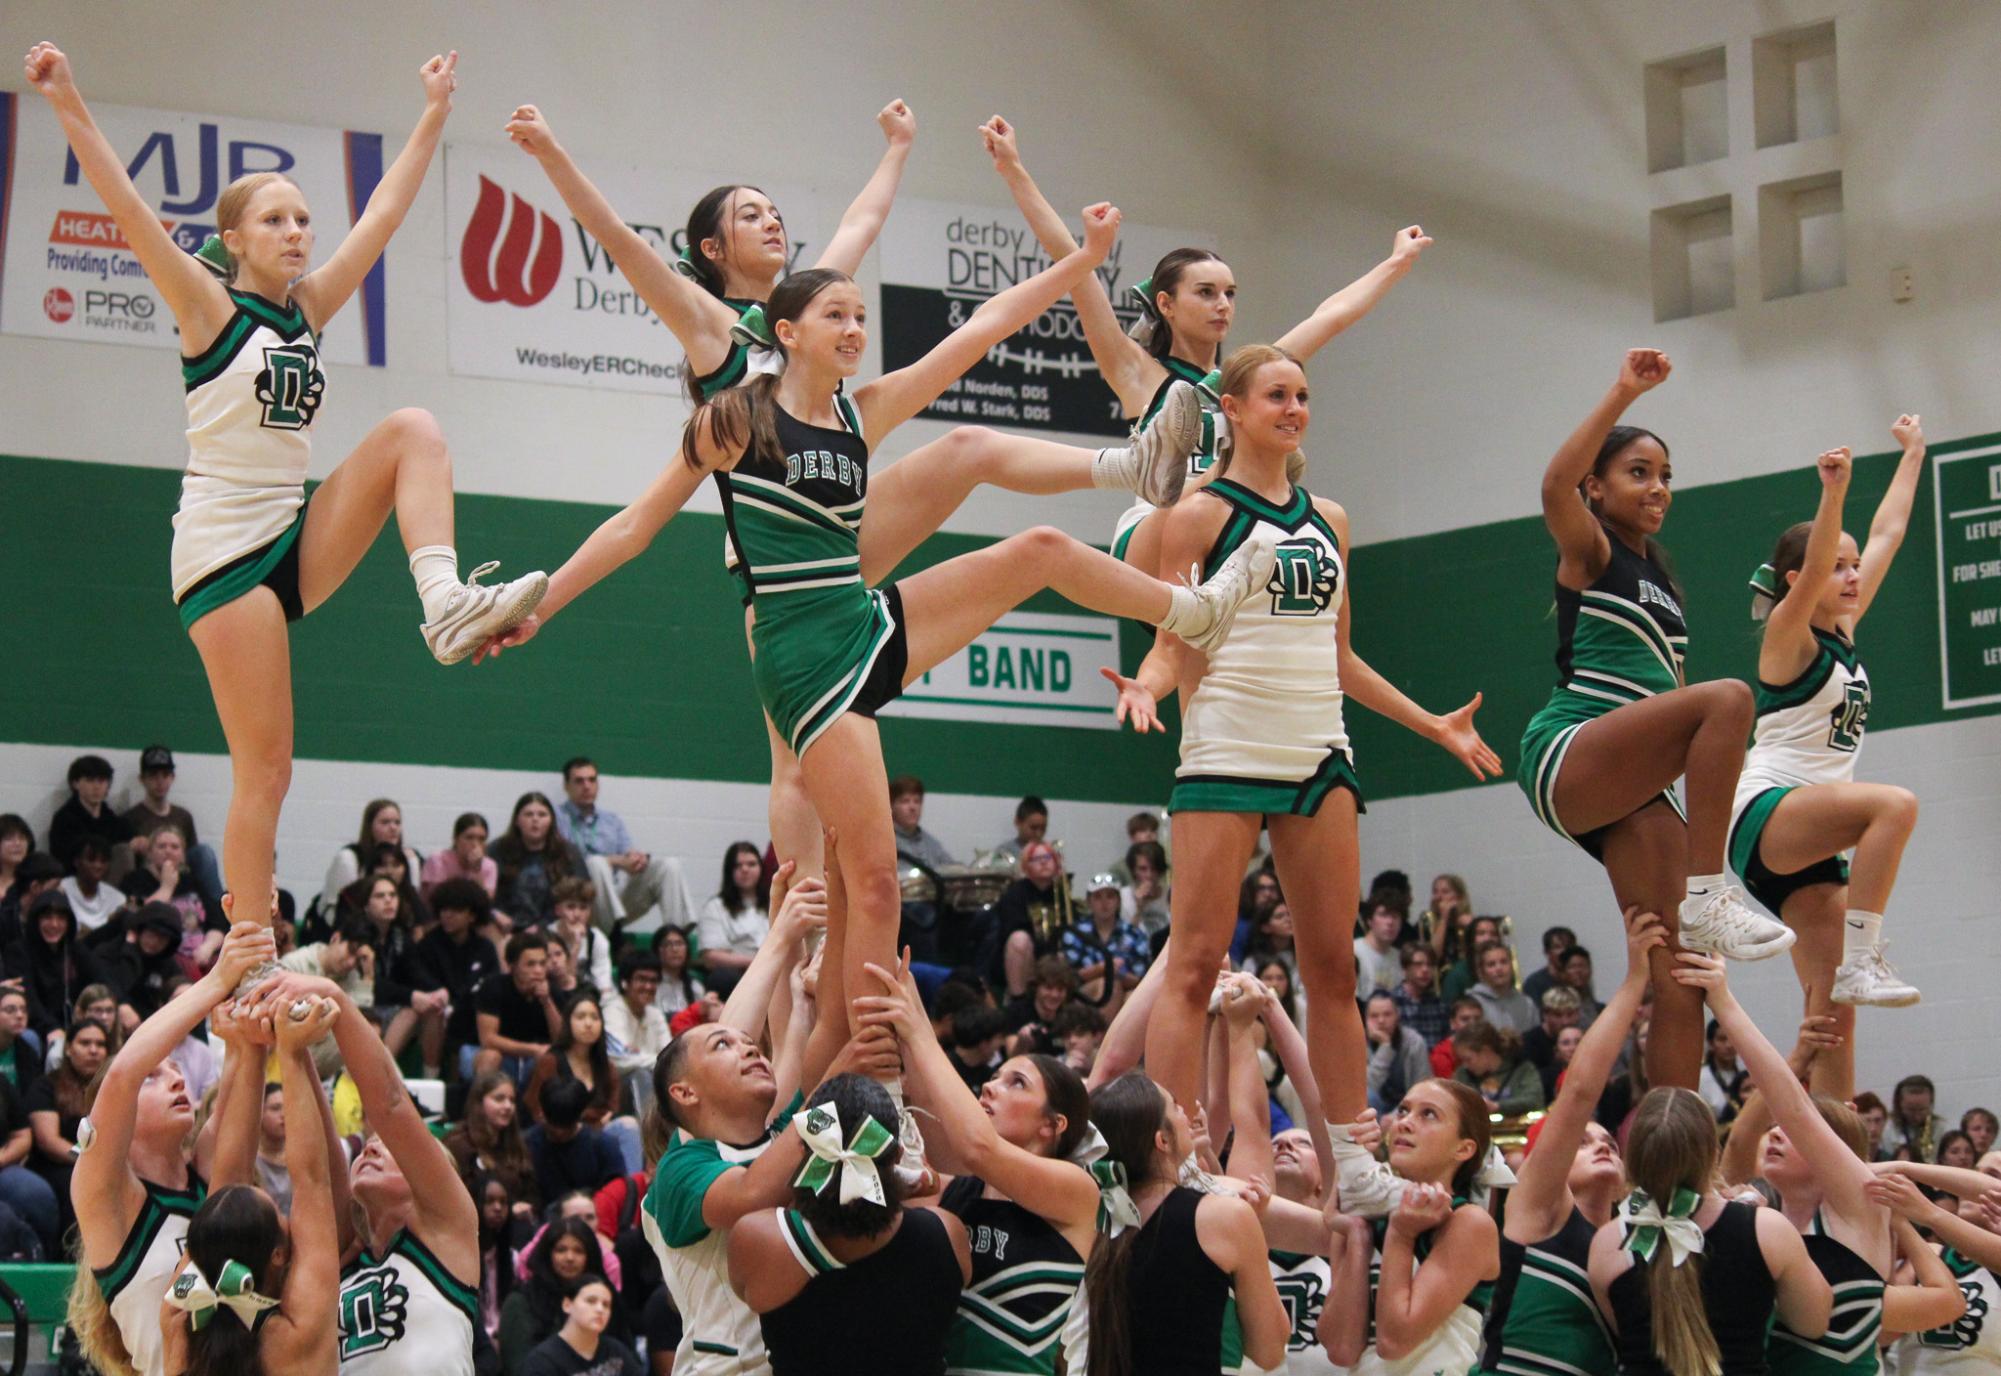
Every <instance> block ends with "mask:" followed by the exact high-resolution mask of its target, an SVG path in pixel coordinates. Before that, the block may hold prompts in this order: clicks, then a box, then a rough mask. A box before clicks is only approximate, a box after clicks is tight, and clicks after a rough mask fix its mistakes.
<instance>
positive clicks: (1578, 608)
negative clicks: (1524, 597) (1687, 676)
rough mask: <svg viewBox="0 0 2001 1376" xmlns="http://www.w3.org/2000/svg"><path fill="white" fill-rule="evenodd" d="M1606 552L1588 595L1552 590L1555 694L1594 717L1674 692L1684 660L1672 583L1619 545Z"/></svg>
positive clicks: (1684, 631)
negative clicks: (1582, 704) (1579, 702)
mask: <svg viewBox="0 0 2001 1376" xmlns="http://www.w3.org/2000/svg"><path fill="white" fill-rule="evenodd" d="M1611 546H1612V557H1611V559H1610V560H1609V561H1608V562H1607V563H1606V565H1605V571H1604V572H1603V573H1601V574H1599V575H1598V578H1597V580H1596V581H1595V582H1593V583H1592V584H1591V586H1590V587H1588V588H1586V589H1584V591H1582V592H1577V591H1575V590H1573V589H1571V588H1566V587H1564V586H1563V585H1562V584H1561V583H1558V584H1557V585H1556V634H1557V645H1556V676H1557V692H1558V693H1559V694H1563V693H1568V694H1571V695H1573V696H1575V697H1581V698H1583V699H1585V700H1586V702H1587V704H1588V705H1590V706H1592V707H1593V708H1594V709H1595V710H1594V712H1593V715H1601V716H1602V715H1603V714H1604V713H1606V712H1609V711H1611V710H1612V708H1614V707H1619V706H1623V705H1624V704H1626V703H1629V702H1638V701H1639V700H1640V699H1642V698H1650V697H1653V696H1654V695H1655V694H1657V693H1665V692H1669V691H1671V690H1673V689H1676V688H1679V687H1681V685H1682V660H1683V659H1684V658H1685V657H1686V655H1687V654H1688V623H1687V622H1686V621H1685V620H1684V619H1683V618H1682V611H1681V604H1680V603H1679V602H1678V601H1676V600H1675V596H1674V593H1673V591H1672V589H1673V587H1674V580H1673V579H1671V578H1669V577H1668V575H1667V572H1666V570H1664V569H1662V568H1661V566H1660V565H1658V564H1656V563H1655V562H1654V561H1653V560H1651V559H1649V558H1647V557H1646V556H1645V555H1643V554H1635V553H1634V552H1633V551H1632V550H1631V549H1629V548H1627V547H1626V544H1625V542H1624V541H1623V540H1617V539H1614V540H1612V541H1611ZM1554 700H1555V699H1552V701H1554Z"/></svg>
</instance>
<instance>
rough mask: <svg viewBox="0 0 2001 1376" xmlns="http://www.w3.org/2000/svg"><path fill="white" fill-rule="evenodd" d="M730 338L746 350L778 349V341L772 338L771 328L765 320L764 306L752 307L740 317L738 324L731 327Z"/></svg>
mask: <svg viewBox="0 0 2001 1376" xmlns="http://www.w3.org/2000/svg"><path fill="white" fill-rule="evenodd" d="M730 338H731V339H733V340H735V341H736V342H737V343H739V344H741V345H743V346H744V347H745V348H746V349H775V348H777V347H778V341H777V340H776V339H775V338H773V336H772V333H771V326H770V324H769V323H768V322H767V321H766V320H765V318H764V307H762V306H752V307H751V308H750V309H749V310H747V311H745V312H744V313H743V314H742V315H740V316H738V317H737V322H736V324H734V325H732V326H730Z"/></svg>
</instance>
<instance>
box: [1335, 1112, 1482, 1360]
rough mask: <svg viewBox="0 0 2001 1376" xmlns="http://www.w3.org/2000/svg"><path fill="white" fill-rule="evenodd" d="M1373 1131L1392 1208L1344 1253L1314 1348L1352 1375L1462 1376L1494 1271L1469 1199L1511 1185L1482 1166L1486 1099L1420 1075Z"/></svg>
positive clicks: (1475, 1352) (1477, 1208)
mask: <svg viewBox="0 0 2001 1376" xmlns="http://www.w3.org/2000/svg"><path fill="white" fill-rule="evenodd" d="M1366 1123H1367V1120H1364V1122H1363V1123H1362V1124H1358V1125H1357V1126H1366ZM1385 1131H1386V1132H1387V1134H1388V1137H1389V1144H1390V1151H1389V1168H1390V1169H1391V1170H1392V1171H1394V1172H1395V1173H1396V1175H1397V1176H1398V1177H1399V1179H1400V1180H1401V1182H1402V1184H1401V1187H1400V1188H1399V1189H1398V1190H1397V1191H1396V1195H1397V1202H1396V1205H1395V1207H1394V1208H1393V1209H1392V1211H1391V1212H1390V1214H1389V1216H1388V1217H1387V1218H1379V1219H1377V1220H1376V1221H1375V1222H1374V1223H1373V1224H1362V1225H1361V1227H1363V1228H1366V1229H1367V1230H1368V1231H1367V1237H1368V1239H1369V1243H1370V1245H1367V1246H1363V1245H1350V1246H1349V1247H1347V1248H1346V1249H1345V1250H1344V1252H1343V1254H1342V1257H1341V1262H1340V1267H1339V1269H1338V1271H1337V1273H1336V1275H1335V1278H1334V1287H1333V1294H1332V1296H1331V1297H1330V1298H1329V1299H1328V1302H1327V1308H1326V1311H1325V1312H1324V1313H1323V1314H1322V1316H1321V1319H1320V1341H1321V1343H1322V1345H1323V1346H1325V1348H1326V1349H1327V1355H1328V1357H1329V1358H1330V1359H1332V1361H1333V1362H1334V1364H1335V1365H1336V1366H1341V1367H1347V1368H1349V1369H1350V1370H1352V1371H1353V1372H1354V1373H1355V1376H1415V1373H1421V1372H1441V1371H1443V1372H1453V1371H1470V1370H1472V1368H1473V1366H1474V1364H1475V1363H1476V1362H1477V1361H1478V1360H1479V1356H1480V1329H1481V1325H1482V1324H1483V1323H1484V1322H1485V1319H1486V1314H1487V1309H1488V1307H1489V1305H1490V1304H1491V1302H1492V1299H1493V1292H1494V1282H1495V1281H1496V1280H1498V1279H1499V1278H1500V1275H1501V1256H1500V1234H1499V1230H1498V1229H1496V1228H1495V1226H1494V1217H1493V1215H1492V1214H1490V1213H1488V1212H1487V1210H1486V1209H1485V1208H1484V1207H1483V1206H1482V1205H1480V1204H1476V1203H1474V1202H1473V1193H1474V1190H1475V1188H1476V1187H1479V1186H1484V1185H1487V1184H1491V1183H1500V1181H1501V1180H1502V1179H1507V1178H1511V1177H1506V1175H1505V1171H1504V1170H1503V1171H1502V1172H1498V1173H1497V1172H1495V1171H1493V1169H1492V1168H1491V1166H1490V1164H1489V1152H1490V1151H1491V1149H1492V1140H1491V1129H1490V1127H1489V1124H1488V1120H1487V1105H1486V1101H1485V1100H1483V1099H1481V1097H1480V1094H1479V1091H1477V1090H1475V1089H1473V1088H1472V1087H1471V1086H1470V1085H1462V1084H1458V1083H1455V1082H1453V1081H1451V1080H1437V1079H1433V1080H1424V1081H1421V1082H1420V1083H1418V1084H1416V1085H1414V1086H1412V1088H1411V1090H1410V1092H1409V1093H1407V1094H1406V1095H1404V1099H1403V1103H1402V1104H1400V1105H1399V1106H1398V1108H1397V1111H1396V1113H1395V1115H1394V1116H1393V1117H1392V1118H1391V1119H1390V1121H1389V1123H1388V1125H1387V1127H1386V1128H1385ZM1337 1194H1338V1191H1337ZM1340 1207H1342V1208H1344V1209H1345V1207H1346V1205H1345V1204H1342V1205H1340ZM1349 1226H1351V1227H1352V1226H1353V1225H1349ZM1357 1240H1358V1242H1359V1236H1358V1239H1357Z"/></svg>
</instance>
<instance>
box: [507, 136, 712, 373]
mask: <svg viewBox="0 0 2001 1376" xmlns="http://www.w3.org/2000/svg"><path fill="white" fill-rule="evenodd" d="M507 137H509V138H510V139H512V140H514V142H515V144H516V146H517V147H520V148H522V149H524V150H525V151H526V152H527V153H528V154H529V155H530V156H532V157H533V158H534V159H535V161H537V162H539V163H540V164H542V171H543V173H544V174H545V175H546V176H547V177H548V178H549V184H550V185H551V186H553V187H555V188H556V194H557V195H558V196H561V197H562V198H563V205H564V207H565V208H566V209H568V210H569V212H570V214H572V215H574V216H576V219H577V223H578V224H580V225H582V226H583V227H584V232H585V233H586V234H589V235H590V236H591V237H592V238H593V239H596V240H597V241H598V242H599V243H600V244H602V245H603V246H604V250H605V252H606V253H609V254H610V255H611V261H612V262H613V263H614V264H616V265H617V267H618V270H619V271H620V272H622V273H624V274H625V280H626V281H628V282H630V283H631V284H632V289H633V290H634V291H636V292H638V293H639V299H640V300H642V301H644V302H645V303H646V304H647V305H648V306H650V307H652V309H653V313H654V314H655V315H658V316H659V317H660V322H661V323H662V324H664V325H665V326H666V327H667V328H668V330H669V331H671V332H672V334H673V336H674V338H675V339H677V340H679V341H680V343H681V347H682V348H684V349H686V350H687V351H688V362H689V363H691V364H693V365H694V366H695V368H696V369H698V370H699V371H701V372H705V373H706V372H711V371H713V370H715V369H716V368H719V367H721V366H722V363H723V359H724V358H725V357H726V356H727V355H728V353H729V350H730V326H731V325H734V324H735V323H736V312H735V311H733V310H731V309H730V308H729V307H728V306H727V305H725V304H724V303H723V302H722V301H721V300H720V299H718V298H717V297H714V296H711V295H710V294H709V292H708V291H707V289H706V288H704V287H703V286H702V285H701V284H700V283H698V282H695V281H692V280H691V279H689V278H686V277H683V276H682V275H681V274H680V273H678V272H676V271H674V268H673V266H672V265H671V264H669V263H668V262H667V260H666V259H664V258H662V257H661V256H660V253H659V251H658V250H657V249H656V248H654V246H653V243H652V241H651V240H649V239H647V238H646V236H645V235H643V234H641V233H639V231H637V230H635V229H634V228H633V227H632V226H631V225H629V224H627V223H626V222H625V221H624V220H623V219H621V218H620V217H619V213H618V211H616V210H615V209H613V208H612V204H611V202H610V201H608V200H606V199H605V196H604V193H603V192H602V191H599V190H598V189H597V187H596V186H595V185H593V184H592V182H591V179H590V178H589V177H586V176H585V175H584V174H583V171H582V169H580V168H579V167H578V166H577V164H576V162H575V160H574V159H572V158H571V157H570V154H569V151H568V150H567V149H565V148H564V147H563V145H562V144H560V143H558V142H557V141H556V136H555V134H553V133H552V132H550V129H549V123H548V121H547V120H546V119H544V118H543V116H542V112H541V111H540V110H539V109H537V108H536V107H535V106H533V105H521V106H517V107H515V111H514V118H513V119H510V120H509V121H507Z"/></svg>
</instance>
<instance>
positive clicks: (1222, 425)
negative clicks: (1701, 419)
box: [1112, 357, 1230, 571]
mask: <svg viewBox="0 0 2001 1376" xmlns="http://www.w3.org/2000/svg"><path fill="white" fill-rule="evenodd" d="M1160 365H1161V366H1162V367H1163V368H1165V369H1167V376H1166V377H1164V378H1162V379H1161V380H1160V386H1158V387H1156V388H1154V389H1153V397H1152V399H1151V400H1150V401H1148V402H1147V404H1146V410H1145V411H1143V412H1142V413H1141V414H1140V418H1139V419H1138V420H1137V421H1135V422H1134V423H1133V433H1134V434H1135V435H1137V434H1140V433H1141V432H1142V431H1144V430H1145V429H1146V428H1147V426H1149V425H1151V424H1153V418H1154V417H1155V416H1157V415H1159V414H1160V408H1161V407H1162V406H1164V405H1166V404H1167V389H1168V388H1170V387H1172V386H1173V385H1174V384H1175V383H1177V382H1186V383H1188V384H1190V385H1191V386H1194V385H1197V384H1200V383H1202V382H1204V381H1206V380H1207V378H1208V376H1209V375H1208V374H1207V373H1205V372H1203V371H1202V370H1201V369H1200V368H1198V367H1196V366H1195V365H1194V364H1193V363H1189V362H1186V361H1184V360H1182V359H1179V358H1172V357H1169V358H1163V359H1161V360H1160ZM1229 437H1230V418H1229V417H1228V416H1225V415H1224V414H1223V413H1222V412H1221V411H1219V410H1217V409H1216V405H1215V403H1214V402H1212V401H1211V400H1210V398H1209V396H1208V394H1207V393H1204V394H1203V397H1202V439H1201V441H1200V442H1199V443H1198V444H1197V445H1196V446H1195V452H1194V453H1192V454H1190V455H1189V456H1188V477H1189V481H1190V482H1191V483H1192V482H1193V481H1194V480H1195V479H1197V478H1200V477H1201V476H1202V475H1203V474H1205V473H1207V472H1208V471H1209V470H1210V469H1212V468H1214V467H1215V466H1216V459H1217V456H1218V455H1219V453H1220V452H1221V450H1222V448H1223V447H1224V446H1227V445H1228V444H1229ZM1159 510H1160V508H1159V507H1157V506H1155V505H1154V504H1153V503H1152V502H1149V501H1147V500H1146V499H1144V498H1135V499H1134V501H1133V504H1132V505H1131V506H1130V507H1127V508H1126V510H1125V513H1124V514H1123V515H1121V516H1120V517H1119V520H1118V524H1117V525H1115V526H1113V527H1112V557H1113V558H1115V559H1123V558H1125V557H1126V547H1127V546H1128V545H1130V544H1131V543H1132V537H1133V532H1134V531H1135V530H1138V529H1139V523H1140V522H1141V521H1144V520H1145V519H1146V518H1147V517H1148V516H1150V515H1152V514H1153V513H1154V512H1156V511H1159ZM1149 571H1150V570H1149Z"/></svg>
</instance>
